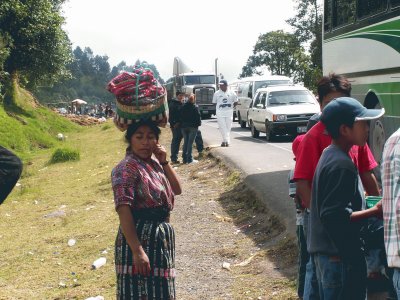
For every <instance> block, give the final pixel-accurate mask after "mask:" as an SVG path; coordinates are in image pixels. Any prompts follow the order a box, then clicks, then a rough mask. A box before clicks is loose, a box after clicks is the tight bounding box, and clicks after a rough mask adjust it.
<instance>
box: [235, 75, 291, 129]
mask: <svg viewBox="0 0 400 300" xmlns="http://www.w3.org/2000/svg"><path fill="white" fill-rule="evenodd" d="M291 83H292V81H291V80H290V78H289V77H286V76H281V75H270V76H252V77H245V78H242V79H240V80H238V81H235V82H232V83H231V84H230V85H229V86H230V88H232V89H235V90H236V94H237V95H238V104H237V106H236V108H235V116H236V117H237V119H238V123H239V124H240V126H241V127H242V128H246V125H247V122H248V118H247V114H248V110H249V107H250V105H251V102H252V99H253V97H254V95H255V94H256V92H257V90H258V89H259V88H265V87H268V86H271V85H288V84H291Z"/></svg>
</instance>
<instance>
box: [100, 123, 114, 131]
mask: <svg viewBox="0 0 400 300" xmlns="http://www.w3.org/2000/svg"><path fill="white" fill-rule="evenodd" d="M111 127H112V126H111V125H110V124H104V125H103V127H101V130H107V129H110V128H111Z"/></svg>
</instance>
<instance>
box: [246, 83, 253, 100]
mask: <svg viewBox="0 0 400 300" xmlns="http://www.w3.org/2000/svg"><path fill="white" fill-rule="evenodd" d="M247 97H249V98H253V82H249V90H248V93H247Z"/></svg>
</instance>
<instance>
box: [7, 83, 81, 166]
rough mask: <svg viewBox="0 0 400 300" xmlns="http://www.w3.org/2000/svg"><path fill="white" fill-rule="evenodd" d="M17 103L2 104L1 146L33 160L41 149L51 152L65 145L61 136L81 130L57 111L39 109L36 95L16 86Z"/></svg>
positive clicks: (26, 159) (24, 159)
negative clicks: (33, 156)
mask: <svg viewBox="0 0 400 300" xmlns="http://www.w3.org/2000/svg"><path fill="white" fill-rule="evenodd" d="M15 90H16V92H14V97H15V103H14V104H13V105H9V106H4V105H3V103H0V145H1V146H3V147H5V148H8V149H10V150H11V151H13V152H14V153H16V154H17V155H18V156H20V157H21V158H22V160H23V161H24V162H27V161H29V159H30V158H31V157H32V155H33V154H35V153H36V152H37V151H38V150H41V149H51V148H53V147H56V146H58V145H60V144H61V142H60V141H58V140H57V134H58V133H63V134H66V133H70V132H76V131H79V130H80V127H79V126H78V125H76V124H74V123H72V122H71V121H69V120H67V119H66V118H64V117H62V116H59V115H58V114H57V113H54V112H53V111H51V110H49V109H47V108H45V107H42V106H38V107H35V105H36V104H35V102H34V100H33V97H32V95H31V94H30V93H29V92H27V91H25V90H23V89H22V88H19V87H16V88H15Z"/></svg>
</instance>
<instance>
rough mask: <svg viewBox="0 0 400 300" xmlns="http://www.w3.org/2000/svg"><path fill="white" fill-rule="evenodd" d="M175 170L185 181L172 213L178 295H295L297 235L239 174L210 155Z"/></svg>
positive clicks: (186, 297) (197, 297) (277, 297)
mask: <svg viewBox="0 0 400 300" xmlns="http://www.w3.org/2000/svg"><path fill="white" fill-rule="evenodd" d="M177 170H178V172H179V174H180V176H181V178H182V180H183V185H184V193H183V195H182V196H180V197H178V198H177V200H176V206H175V210H174V212H173V217H172V222H173V225H174V227H175V230H176V237H177V238H176V249H177V250H176V266H177V296H178V299H296V297H295V292H294V282H293V281H290V280H288V278H291V279H293V275H294V271H295V270H294V268H293V266H294V261H295V259H296V258H295V255H294V253H295V251H294V244H293V241H286V240H285V238H284V237H283V236H282V235H281V233H282V232H283V227H282V225H281V223H280V222H279V221H277V220H276V219H275V218H274V217H271V216H270V215H269V214H268V212H267V211H266V210H265V209H264V208H263V207H262V206H261V205H260V204H259V203H258V202H257V200H256V199H255V197H254V195H253V193H252V192H251V191H250V190H249V189H247V188H246V187H245V186H244V185H243V184H242V183H241V179H240V174H239V173H238V172H233V173H232V171H230V170H229V169H228V168H226V167H224V166H223V165H222V164H221V163H220V162H218V161H217V160H215V159H214V158H210V157H208V158H205V159H203V160H200V163H198V164H192V165H189V166H188V165H184V166H182V165H181V166H179V167H178V169H177ZM281 239H282V241H280V242H276V241H277V240H281ZM271 245H274V246H271ZM277 253H279V255H277ZM223 265H224V266H225V267H223Z"/></svg>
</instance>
